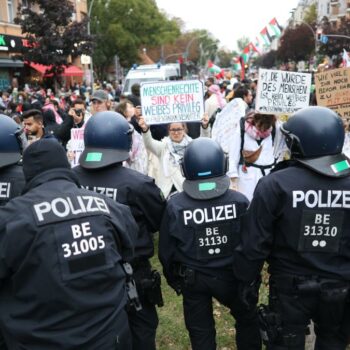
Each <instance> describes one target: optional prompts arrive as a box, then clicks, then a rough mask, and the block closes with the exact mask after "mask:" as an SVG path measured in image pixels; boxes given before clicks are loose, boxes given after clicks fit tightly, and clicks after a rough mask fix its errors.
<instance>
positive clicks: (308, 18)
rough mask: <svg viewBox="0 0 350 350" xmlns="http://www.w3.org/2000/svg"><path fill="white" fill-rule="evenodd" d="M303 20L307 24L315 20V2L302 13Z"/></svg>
mask: <svg viewBox="0 0 350 350" xmlns="http://www.w3.org/2000/svg"><path fill="white" fill-rule="evenodd" d="M303 21H304V22H306V23H309V24H314V23H316V22H317V4H316V3H315V4H312V5H310V6H309V7H308V9H307V10H306V11H305V13H304V17H303Z"/></svg>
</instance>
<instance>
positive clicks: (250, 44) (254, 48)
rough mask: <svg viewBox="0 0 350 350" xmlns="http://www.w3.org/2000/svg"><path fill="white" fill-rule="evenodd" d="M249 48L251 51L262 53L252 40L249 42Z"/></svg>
mask: <svg viewBox="0 0 350 350" xmlns="http://www.w3.org/2000/svg"><path fill="white" fill-rule="evenodd" d="M248 49H249V52H250V53H252V52H257V53H258V54H259V55H260V52H259V50H258V49H257V48H256V46H255V45H254V44H253V43H252V42H250V43H249V44H248Z"/></svg>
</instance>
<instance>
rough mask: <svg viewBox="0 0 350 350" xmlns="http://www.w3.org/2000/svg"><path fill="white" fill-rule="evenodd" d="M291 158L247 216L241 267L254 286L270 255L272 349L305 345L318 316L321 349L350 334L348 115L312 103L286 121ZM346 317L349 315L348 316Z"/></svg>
mask: <svg viewBox="0 0 350 350" xmlns="http://www.w3.org/2000/svg"><path fill="white" fill-rule="evenodd" d="M281 130H282V132H283V134H284V135H285V139H286V143H287V146H288V148H289V149H290V152H291V157H292V158H291V160H290V161H288V162H283V163H281V164H279V165H278V166H277V167H276V169H275V171H274V172H273V173H271V174H270V175H268V176H266V177H264V178H262V179H261V180H260V182H259V183H258V186H257V187H256V190H255V192H254V197H253V200H252V202H251V204H250V207H249V209H248V213H247V216H246V217H245V220H244V228H243V234H242V240H241V244H240V246H239V248H237V251H236V252H235V256H234V260H233V261H234V272H235V275H236V277H237V278H238V279H239V280H240V281H241V284H242V285H243V287H242V289H244V286H245V289H247V290H248V289H249V286H250V285H251V284H254V280H255V279H257V278H258V276H259V275H260V271H261V268H262V266H263V263H264V261H267V262H268V263H269V272H270V274H271V277H270V294H269V306H268V307H266V306H262V307H261V308H260V320H261V328H262V332H263V334H264V340H265V343H266V344H267V346H268V349H269V350H270V349H273V350H276V349H278V350H284V349H285V350H287V349H288V350H302V349H304V347H305V334H306V333H307V327H308V324H309V322H310V320H313V322H314V325H315V333H316V345H315V349H317V350H325V349H332V350H345V348H346V344H347V342H348V341H349V334H350V325H349V316H348V315H349V313H350V304H349V290H350V215H349V210H350V180H349V176H350V162H349V160H348V159H347V158H346V157H345V156H344V155H343V154H342V153H341V152H342V147H343V143H344V129H343V123H342V120H341V118H340V117H338V115H337V114H336V113H335V112H333V111H331V110H330V109H328V108H325V107H307V108H305V109H301V110H299V111H298V112H296V113H295V114H294V115H293V116H291V117H290V118H289V119H288V121H287V122H285V123H284V124H283V125H282V128H281ZM346 318H347V320H346Z"/></svg>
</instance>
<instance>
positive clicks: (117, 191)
mask: <svg viewBox="0 0 350 350" xmlns="http://www.w3.org/2000/svg"><path fill="white" fill-rule="evenodd" d="M74 172H75V173H76V174H77V176H78V178H79V182H80V184H81V185H82V186H83V187H84V188H87V189H89V190H92V191H95V192H98V193H103V194H105V195H106V196H108V197H110V198H112V199H114V200H115V201H118V202H120V203H123V204H125V205H128V206H129V207H130V209H131V212H132V215H133V216H134V218H135V221H136V222H137V224H138V226H139V233H138V237H137V240H136V243H135V258H138V259H147V258H149V257H152V256H153V254H154V245H153V235H152V233H154V232H157V231H158V230H159V227H160V222H161V219H162V214H163V211H164V207H165V200H164V197H163V195H162V193H161V190H160V189H159V188H158V186H157V185H156V184H155V183H154V179H153V178H151V177H149V176H146V175H143V174H141V173H139V172H138V171H136V170H133V169H128V168H125V167H123V166H122V165H121V164H120V163H119V164H114V165H110V166H108V167H105V168H101V169H95V170H86V169H84V168H82V167H81V166H77V167H75V168H74Z"/></svg>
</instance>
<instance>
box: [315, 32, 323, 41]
mask: <svg viewBox="0 0 350 350" xmlns="http://www.w3.org/2000/svg"><path fill="white" fill-rule="evenodd" d="M316 38H317V41H321V40H322V30H318V31H317V33H316Z"/></svg>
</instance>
